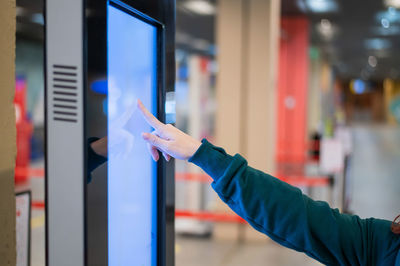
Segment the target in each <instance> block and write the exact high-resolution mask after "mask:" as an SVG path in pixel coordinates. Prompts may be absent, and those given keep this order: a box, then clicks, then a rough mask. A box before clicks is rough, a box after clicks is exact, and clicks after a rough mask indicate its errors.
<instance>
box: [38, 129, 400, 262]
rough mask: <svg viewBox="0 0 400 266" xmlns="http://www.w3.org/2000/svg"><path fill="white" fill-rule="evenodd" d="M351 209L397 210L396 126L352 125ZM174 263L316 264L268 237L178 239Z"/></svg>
mask: <svg viewBox="0 0 400 266" xmlns="http://www.w3.org/2000/svg"><path fill="white" fill-rule="evenodd" d="M349 178H350V181H351V182H350V183H351V186H350V189H351V192H352V201H351V204H350V209H351V210H352V211H354V212H355V213H357V214H359V215H360V216H361V217H371V216H374V217H379V218H385V219H392V218H393V217H394V216H395V215H396V214H397V213H400V204H399V202H400V128H397V127H375V126H368V127H366V126H357V127H354V155H353V158H352V161H351V168H350V170H349ZM32 190H33V197H34V199H41V198H43V193H44V192H43V180H40V179H33V180H32ZM32 216H33V217H32V218H33V220H32V266H41V265H44V227H43V224H44V214H43V211H41V210H35V211H34V212H33V215H32ZM176 265H177V266H200V265H201V266H204V265H207V266H225V265H226V266H239V265H240V266H243V265H245V266H259V265H260V266H261V265H271V266H273V265H277V266H278V265H279V266H285V265H288V266H289V265H290V266H292V265H305V266H307V265H319V264H318V263H316V262H314V261H313V260H311V259H309V258H308V257H306V256H305V255H303V254H300V253H297V252H295V251H291V250H288V249H285V248H283V247H280V246H278V245H276V244H274V243H273V242H272V241H267V240H266V241H265V242H259V241H258V242H245V244H241V245H239V244H237V243H236V242H234V241H222V240H215V239H212V238H210V239H195V238H183V237H177V241H176Z"/></svg>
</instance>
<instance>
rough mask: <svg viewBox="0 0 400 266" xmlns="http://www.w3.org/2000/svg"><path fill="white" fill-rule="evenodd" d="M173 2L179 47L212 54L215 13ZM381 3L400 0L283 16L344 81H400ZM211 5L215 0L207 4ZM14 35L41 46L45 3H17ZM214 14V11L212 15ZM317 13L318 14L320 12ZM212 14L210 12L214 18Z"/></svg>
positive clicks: (398, 40)
mask: <svg viewBox="0 0 400 266" xmlns="http://www.w3.org/2000/svg"><path fill="white" fill-rule="evenodd" d="M188 1H189V0H177V16H176V17H177V31H176V32H177V36H176V39H177V46H178V47H179V48H183V49H187V50H193V51H195V52H198V53H202V54H208V55H213V54H214V53H215V45H214V44H215V14H213V12H209V13H208V14H207V12H208V11H210V10H208V11H207V6H203V7H202V8H203V11H205V13H204V14H199V13H197V12H193V10H191V9H190V8H189V7H188V6H187V5H186V4H185V3H187V2H188ZM383 1H388V2H390V1H391V2H394V3H396V2H397V3H399V2H400V0H363V1H361V0H360V1H358V0H282V14H283V15H284V16H293V15H296V16H298V15H303V16H304V15H305V16H307V17H308V18H309V19H310V22H311V23H310V25H311V26H310V32H311V34H310V39H311V42H312V44H313V45H314V46H317V47H319V48H320V51H321V52H320V55H321V56H322V57H324V58H326V59H327V60H328V61H330V62H331V63H332V64H333V65H334V68H335V70H336V72H337V73H338V75H339V76H340V77H341V78H343V79H349V78H359V77H360V78H364V79H373V80H380V79H383V78H386V77H391V78H400V53H397V51H396V48H397V47H400V11H397V10H396V9H394V8H391V9H388V8H387V7H386V6H385V5H384V4H383ZM206 2H208V3H210V4H211V6H215V5H216V2H217V0H212V1H206ZM309 2H315V3H318V4H319V5H320V4H321V3H324V2H327V3H331V4H332V3H333V4H334V6H335V8H334V9H333V11H327V12H325V13H321V12H315V10H314V11H313V10H311V9H310V8H309V7H308V6H307V5H308V3H309ZM17 6H18V8H17V22H18V23H17V36H18V37H22V38H29V39H34V40H39V41H43V15H42V8H43V0H17ZM211 11H212V10H211ZM319 11H321V10H319ZM217 12H218V10H217V9H216V10H215V11H214V13H217Z"/></svg>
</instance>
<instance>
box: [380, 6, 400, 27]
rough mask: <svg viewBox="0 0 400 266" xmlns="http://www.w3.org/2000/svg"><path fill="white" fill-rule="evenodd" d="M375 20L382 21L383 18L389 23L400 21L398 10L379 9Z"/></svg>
mask: <svg viewBox="0 0 400 266" xmlns="http://www.w3.org/2000/svg"><path fill="white" fill-rule="evenodd" d="M376 20H377V22H380V23H382V21H383V20H387V21H389V22H390V23H391V24H393V23H395V22H400V12H399V11H398V10H396V9H388V10H386V11H380V12H378V13H377V14H376Z"/></svg>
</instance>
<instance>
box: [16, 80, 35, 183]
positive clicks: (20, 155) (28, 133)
mask: <svg viewBox="0 0 400 266" xmlns="http://www.w3.org/2000/svg"><path fill="white" fill-rule="evenodd" d="M26 88H27V86H26V80H25V79H23V78H17V80H16V87H15V97H14V106H15V113H16V127H17V158H16V160H15V167H16V169H18V168H28V167H29V162H30V154H31V149H30V141H31V137H32V131H33V127H32V124H31V122H30V121H29V120H28V117H27V113H26ZM27 180H28V175H26V174H24V173H21V172H20V171H16V172H15V183H16V184H21V183H25V182H26V181H27Z"/></svg>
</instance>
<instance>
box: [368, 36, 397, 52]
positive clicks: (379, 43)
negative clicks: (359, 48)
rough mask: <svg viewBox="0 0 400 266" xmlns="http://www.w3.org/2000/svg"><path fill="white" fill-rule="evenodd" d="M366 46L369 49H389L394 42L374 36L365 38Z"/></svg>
mask: <svg viewBox="0 0 400 266" xmlns="http://www.w3.org/2000/svg"><path fill="white" fill-rule="evenodd" d="M364 44H365V48H367V49H369V50H382V49H388V48H390V47H391V46H392V43H391V42H390V41H389V40H386V39H380V38H373V39H367V40H365V43H364Z"/></svg>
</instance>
